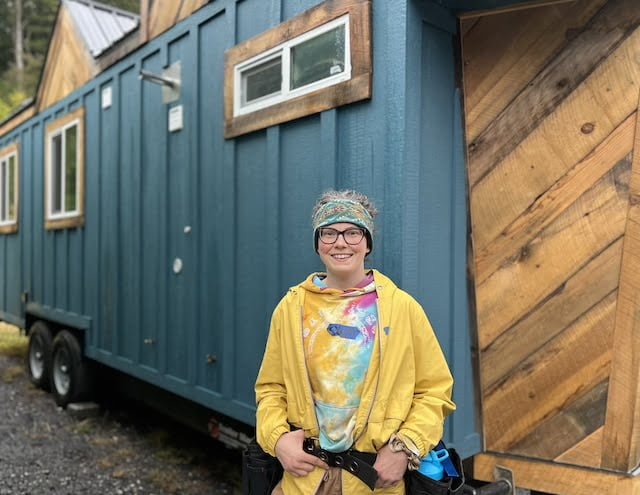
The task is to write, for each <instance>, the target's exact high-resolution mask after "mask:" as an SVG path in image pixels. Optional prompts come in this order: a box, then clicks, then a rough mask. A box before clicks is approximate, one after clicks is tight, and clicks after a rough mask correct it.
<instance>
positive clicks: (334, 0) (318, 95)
mask: <svg viewBox="0 0 640 495" xmlns="http://www.w3.org/2000/svg"><path fill="white" fill-rule="evenodd" d="M345 14H349V16H350V26H349V29H350V33H351V36H350V42H351V79H350V80H348V81H344V82H341V83H338V84H336V85H333V86H330V87H327V88H323V89H319V90H317V91H314V92H312V93H309V94H306V95H303V96H299V97H297V98H292V99H290V100H286V101H284V102H281V103H278V104H275V105H272V106H270V107H267V108H264V109H261V110H256V111H255V112H251V113H249V114H246V115H241V116H238V117H234V116H233V101H234V68H235V66H236V65H238V64H240V63H242V62H244V61H246V60H248V59H250V58H252V57H254V56H256V55H259V54H260V53H263V52H265V51H267V50H269V49H271V48H274V47H276V46H278V45H280V44H282V43H284V42H286V41H288V40H291V39H293V38H296V37H298V36H300V35H302V34H304V33H306V32H308V31H311V30H312V29H315V28H317V27H319V26H322V25H323V24H326V23H328V22H330V21H332V20H333V19H337V18H338V17H341V16H343V15H345ZM224 71H225V76H224V80H225V83H224V95H225V99H224V115H225V119H224V120H225V132H224V137H225V138H226V139H229V138H232V137H236V136H240V135H242V134H246V133H248V132H252V131H256V130H258V129H264V128H266V127H270V126H273V125H277V124H282V123H283V122H288V121H290V120H293V119H297V118H300V117H304V116H307V115H312V114H314V113H318V112H322V111H324V110H328V109H330V108H335V107H338V106H341V105H346V104H348V103H353V102H355V101H359V100H364V99H367V98H371V75H372V71H373V69H372V55H371V0H328V1H326V2H324V3H322V4H320V5H318V6H317V7H314V8H313V9H310V10H307V11H306V12H304V13H302V14H301V15H299V16H297V17H294V18H293V19H290V20H289V21H286V22H283V23H282V24H280V25H279V26H277V27H275V28H273V29H270V30H269V31H266V32H264V33H262V34H260V35H258V36H256V37H254V38H251V39H250V40H247V41H245V42H243V43H241V44H239V45H236V46H234V47H233V48H231V49H229V50H228V51H227V52H226V53H225V69H224Z"/></svg>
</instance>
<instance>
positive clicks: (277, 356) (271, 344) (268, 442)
mask: <svg viewBox="0 0 640 495" xmlns="http://www.w3.org/2000/svg"><path fill="white" fill-rule="evenodd" d="M283 310H284V308H283V302H281V303H280V304H279V305H278V307H276V309H275V311H274V313H273V316H272V317H271V325H270V328H269V337H268V339H267V347H266V350H265V352H264V357H263V358H262V365H261V366H260V371H259V372H258V378H257V380H256V385H255V391H256V404H257V411H256V436H257V441H258V444H260V446H261V447H262V449H263V450H264V451H265V452H267V453H268V454H270V455H272V456H274V457H275V455H276V453H275V448H276V443H277V442H278V440H279V439H280V437H281V436H282V435H283V434H284V433H287V432H288V431H290V427H289V423H288V422H287V391H286V388H285V383H284V376H283V369H282V362H283V358H282V348H281V337H282V323H283V318H282V313H283Z"/></svg>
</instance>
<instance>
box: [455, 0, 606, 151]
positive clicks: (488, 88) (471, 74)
mask: <svg viewBox="0 0 640 495" xmlns="http://www.w3.org/2000/svg"><path fill="white" fill-rule="evenodd" d="M605 2H606V0H591V1H587V2H580V3H577V2H574V3H570V4H561V5H555V6H552V7H549V8H544V9H534V10H520V11H515V12H510V13H508V14H504V15H500V16H488V17H484V18H481V19H479V20H478V21H477V24H476V25H475V27H474V28H473V30H472V31H471V32H470V33H469V34H468V35H467V36H466V37H465V47H466V46H468V49H465V58H464V65H465V83H466V84H467V85H468V87H469V89H470V92H469V93H467V94H465V102H466V104H467V105H468V106H469V108H470V111H469V112H468V114H467V132H468V135H467V137H468V139H469V140H470V141H472V142H473V141H475V140H476V138H477V137H478V135H479V134H480V133H481V131H482V130H483V129H485V128H486V127H488V126H489V125H490V124H491V123H492V122H493V121H494V120H496V118H497V117H498V115H500V113H501V112H502V111H503V110H504V108H505V106H507V105H508V104H509V103H510V102H511V101H512V100H513V99H514V98H516V96H518V95H519V94H520V93H521V92H522V91H523V90H525V89H526V86H527V84H529V82H530V81H531V79H533V78H534V77H535V76H536V75H537V74H538V73H539V72H540V71H541V70H542V69H543V68H544V67H545V66H546V65H547V64H548V63H549V61H550V60H551V59H552V57H554V56H555V55H556V54H557V52H558V51H559V50H560V49H562V47H563V46H564V45H566V44H567V42H568V39H567V33H568V32H572V31H573V32H575V30H577V29H580V28H582V27H584V25H585V24H586V22H587V21H588V20H589V19H590V18H591V17H592V16H593V14H594V13H595V12H596V11H597V10H598V9H599V8H600V7H602V5H603V4H604V3H605ZM467 22H468V21H467ZM505 39H506V40H509V42H508V43H505V42H504V40H505ZM482 40H487V41H488V43H490V45H489V46H488V45H487V43H483V42H482Z"/></svg>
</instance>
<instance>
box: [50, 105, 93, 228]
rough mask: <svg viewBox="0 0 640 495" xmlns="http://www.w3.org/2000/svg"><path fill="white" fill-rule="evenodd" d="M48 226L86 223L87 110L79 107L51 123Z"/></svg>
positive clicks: (76, 225) (58, 226) (60, 226)
mask: <svg viewBox="0 0 640 495" xmlns="http://www.w3.org/2000/svg"><path fill="white" fill-rule="evenodd" d="M45 146H46V159H45V175H46V192H45V226H46V228H47V229H59V228H68V227H78V226H80V225H82V224H83V223H84V111H83V109H79V110H76V111H75V112H72V113H70V114H68V115H66V116H64V117H62V118H61V119H58V120H56V121H55V122H52V123H51V124H49V125H48V126H47V134H46V142H45Z"/></svg>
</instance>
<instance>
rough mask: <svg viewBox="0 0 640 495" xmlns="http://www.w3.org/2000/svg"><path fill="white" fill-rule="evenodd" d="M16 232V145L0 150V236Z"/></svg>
mask: <svg viewBox="0 0 640 495" xmlns="http://www.w3.org/2000/svg"><path fill="white" fill-rule="evenodd" d="M17 231H18V145H17V144H14V145H11V146H8V147H7V148H5V149H2V150H0V234H13V233H14V232H17Z"/></svg>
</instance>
